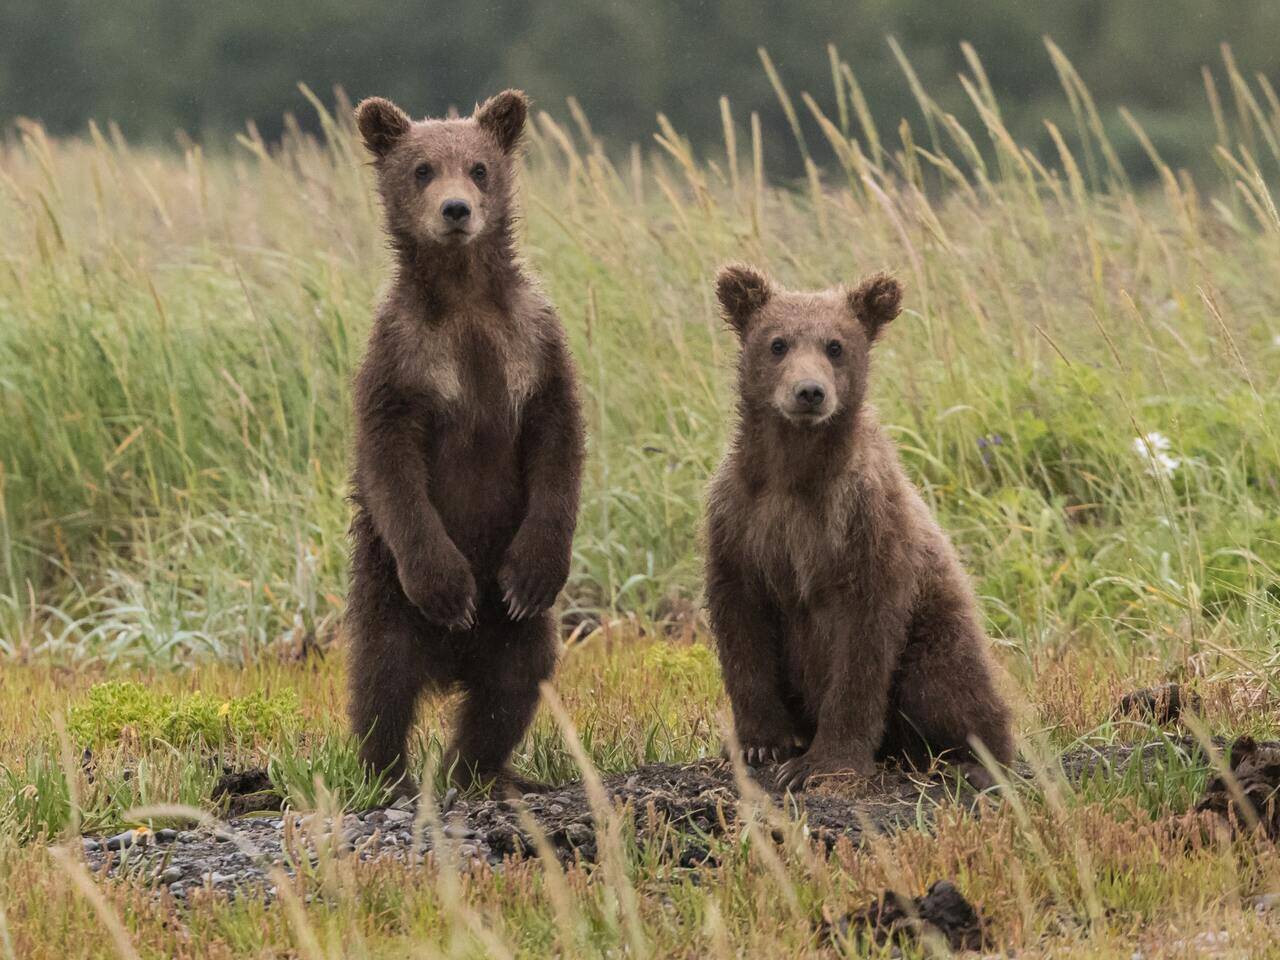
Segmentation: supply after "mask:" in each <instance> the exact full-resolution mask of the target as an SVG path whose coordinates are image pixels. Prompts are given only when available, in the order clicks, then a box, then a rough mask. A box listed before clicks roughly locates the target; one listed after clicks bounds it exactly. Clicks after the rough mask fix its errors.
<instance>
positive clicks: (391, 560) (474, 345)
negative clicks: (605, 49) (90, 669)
mask: <svg viewBox="0 0 1280 960" xmlns="http://www.w3.org/2000/svg"><path fill="white" fill-rule="evenodd" d="M526 112H527V104H526V100H525V96H524V94H523V93H520V92H519V91H515V90H508V91H506V92H505V93H502V94H499V95H498V96H496V97H494V98H492V99H490V100H489V101H487V102H486V103H485V104H484V105H483V106H481V107H480V108H479V109H477V110H476V112H475V114H474V115H473V116H471V117H468V118H466V119H460V120H425V121H419V122H416V123H415V122H412V121H410V119H409V118H408V117H407V116H406V115H405V114H404V112H403V111H401V110H400V108H399V107H397V106H395V104H393V103H390V102H389V101H387V100H382V99H379V98H373V99H369V100H365V101H364V102H362V103H361V104H360V106H359V108H358V109H357V112H356V122H357V125H358V127H359V129H360V133H361V136H362V137H363V139H364V143H365V146H366V147H367V148H368V149H369V152H370V153H371V154H372V155H373V165H374V169H375V171H376V173H377V181H378V190H379V192H380V193H381V195H382V203H383V207H384V210H385V214H386V224H387V232H388V234H389V235H390V240H391V247H392V249H393V250H394V252H395V257H396V267H395V275H394V278H393V280H392V282H391V285H390V289H389V290H388V292H387V295H386V297H385V299H384V300H383V302H382V305H381V306H380V307H379V309H378V313H377V316H376V318H375V320H374V324H373V330H372V332H371V334H370V337H369V346H368V350H367V352H366V354H365V358H364V362H363V364H362V366H361V368H360V371H359V373H358V375H357V377H356V383H355V421H356V466H355V478H354V488H355V489H354V494H353V499H354V501H355V504H356V514H355V519H354V520H353V522H352V527H351V534H352V540H353V550H352V561H351V592H350V599H349V604H348V609H347V618H346V625H347V631H348V635H349V639H350V644H351V702H350V710H351V720H352V726H353V727H354V729H355V733H356V736H357V737H359V738H360V740H361V757H362V759H363V760H364V761H365V763H366V764H367V765H369V766H370V767H372V768H374V769H376V770H378V771H382V772H385V773H387V774H388V775H389V776H390V777H391V779H392V780H393V781H398V783H399V790H400V791H401V792H403V793H412V792H414V790H415V787H414V785H413V783H412V782H411V781H410V780H409V779H408V778H407V777H406V776H405V762H404V751H405V739H406V736H407V735H408V731H409V727H410V725H411V723H412V721H413V717H414V713H415V709H416V707H417V703H418V698H419V696H420V695H421V693H422V692H423V691H424V690H427V689H431V690H448V689H454V688H461V690H462V691H463V693H464V697H463V700H462V704H461V707H460V708H459V712H458V718H457V723H456V730H455V731H454V739H453V743H452V745H451V746H450V747H449V749H448V751H447V753H446V755H445V758H444V762H445V764H446V766H447V767H449V768H450V769H452V771H453V774H454V776H455V777H457V778H458V779H460V780H461V781H463V782H470V780H471V779H472V778H476V779H479V780H485V781H489V780H496V781H498V782H499V786H500V788H501V789H504V790H507V791H509V790H512V789H516V790H526V789H532V788H533V787H534V786H535V785H534V784H529V783H526V782H524V781H521V780H520V779H519V778H518V777H516V776H515V775H514V774H513V773H512V772H511V770H510V769H509V768H508V765H507V764H508V760H509V758H510V756H511V751H512V750H513V749H514V748H515V746H516V744H517V743H519V741H520V738H521V737H522V736H524V733H525V730H526V729H527V728H528V726H529V721H530V720H531V719H532V717H533V713H534V709H535V707H536V706H537V702H538V696H539V683H540V682H541V681H543V680H545V679H547V678H548V677H549V676H550V675H551V673H552V670H553V669H554V666H555V662H556V654H557V650H558V647H559V640H558V637H557V634H556V630H555V625H554V623H553V621H552V617H551V614H550V613H549V612H548V611H549V608H550V606H551V604H552V602H553V601H554V600H555V597H556V594H557V592H559V590H560V588H561V587H562V586H564V583H565V579H566V577H567V576H568V573H569V559H570V550H571V544H572V540H573V531H574V526H575V523H576V521H577V509H578V481H579V477H580V474H581V468H582V455H583V431H582V421H581V415H580V412H579V409H578V400H577V396H576V391H575V386H574V372H573V364H572V361H571V360H570V357H569V351H568V348H567V346H566V344H565V339H564V332H563V330H562V328H561V326H560V321H559V319H558V318H557V316H556V313H555V310H554V309H553V308H552V307H551V305H550V304H549V303H548V302H547V301H546V299H545V298H544V297H543V296H542V294H541V293H540V292H539V290H538V289H537V287H536V286H535V284H534V283H533V281H532V280H531V279H530V278H529V276H528V275H527V274H526V273H525V271H524V270H523V269H522V267H521V264H520V262H519V260H518V259H517V256H516V252H515V238H514V236H513V228H512V222H513V217H514V210H513V205H514V196H513V195H514V192H515V184H516V169H515V168H516V156H517V153H518V150H519V143H520V137H521V133H522V131H523V128H524V122H525V115H526Z"/></svg>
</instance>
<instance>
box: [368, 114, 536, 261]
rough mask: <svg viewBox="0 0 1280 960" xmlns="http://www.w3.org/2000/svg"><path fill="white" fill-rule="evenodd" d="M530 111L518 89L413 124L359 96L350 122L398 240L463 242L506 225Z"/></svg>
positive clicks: (444, 243) (455, 244) (404, 116)
mask: <svg viewBox="0 0 1280 960" xmlns="http://www.w3.org/2000/svg"><path fill="white" fill-rule="evenodd" d="M528 111H529V101H528V98H527V97H525V95H524V93H522V92H521V91H519V90H506V91H504V92H502V93H500V94H498V95H497V96H495V97H490V98H489V99H488V100H486V101H485V102H484V103H483V104H481V105H480V106H479V107H477V108H476V110H475V112H474V113H473V114H472V115H471V116H470V117H467V118H465V119H457V120H419V121H416V122H415V121H412V120H410V119H409V117H408V115H407V114H406V113H405V112H404V111H403V110H401V109H400V108H399V107H397V106H396V105H395V104H394V103H392V102H391V101H390V100H384V99H383V98H381V97H370V98H369V99H367V100H362V101H361V102H360V105H359V106H358V107H357V108H356V126H357V127H358V128H359V130H360V136H361V138H362V139H363V140H364V145H365V147H366V148H367V149H368V150H369V152H370V153H371V154H373V165H374V168H375V170H376V171H377V176H378V190H379V192H380V193H381V194H382V202H383V206H384V207H385V208H386V216H387V229H388V230H389V231H390V232H391V235H392V237H393V238H394V239H395V240H396V242H397V243H398V244H414V245H427V246H452V247H463V246H466V245H467V244H470V243H472V242H474V241H475V240H477V239H479V238H482V237H486V236H492V235H494V234H495V233H498V232H500V231H504V230H505V229H506V228H507V225H508V224H509V222H510V216H511V204H512V194H513V192H514V186H515V166H516V163H515V161H516V155H517V153H518V151H519V148H520V137H521V134H522V132H523V131H524V122H525V117H526V115H527V114H528Z"/></svg>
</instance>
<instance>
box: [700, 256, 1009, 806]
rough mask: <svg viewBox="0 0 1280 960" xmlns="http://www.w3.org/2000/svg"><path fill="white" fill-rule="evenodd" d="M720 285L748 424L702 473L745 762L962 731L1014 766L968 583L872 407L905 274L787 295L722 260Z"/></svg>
mask: <svg viewBox="0 0 1280 960" xmlns="http://www.w3.org/2000/svg"><path fill="white" fill-rule="evenodd" d="M717 293H718V296H719V299H720V302H721V304H722V305H723V307H724V311H725V316H726V318H727V319H728V320H729V322H730V323H731V324H732V325H733V327H734V328H735V329H736V330H737V332H738V335H739V337H740V339H741V346H742V350H741V356H740V359H739V403H738V409H739V419H740V422H739V424H738V429H737V434H736V436H735V437H734V439H733V442H732V445H731V447H730V449H729V452H728V455H727V456H726V457H725V459H724V461H723V462H722V463H721V465H720V469H719V470H718V471H717V473H716V476H715V478H714V479H713V480H712V482H711V487H710V492H709V498H708V508H707V510H708V543H707V546H708V559H707V586H706V591H707V602H708V606H709V613H710V615H711V622H712V626H713V628H714V631H715V635H716V642H717V645H718V648H719V653H720V662H721V665H722V667H723V673H724V679H725V684H726V686H727V688H728V692H729V698H730V701H731V703H732V706H733V716H734V722H735V726H736V728H737V735H738V739H739V742H740V744H741V746H742V747H743V749H744V750H745V751H746V756H747V759H748V761H749V762H752V763H757V762H763V761H766V760H779V759H785V758H787V757H792V759H790V760H788V761H787V763H786V764H784V765H783V767H782V768H781V770H780V771H779V778H780V780H781V782H782V783H783V784H784V785H785V786H793V787H800V786H802V785H803V784H804V783H805V781H806V780H808V779H809V778H810V777H812V776H814V775H818V774H825V773H835V772H843V771H853V772H856V773H858V774H867V773H869V772H870V771H871V769H872V763H873V760H874V759H875V758H877V757H881V758H883V757H884V756H887V755H890V754H894V755H905V756H907V757H908V758H910V759H911V760H913V761H915V762H918V763H925V762H928V760H929V753H930V751H933V752H943V751H951V750H955V751H962V750H966V748H967V746H968V739H969V738H970V737H976V738H978V739H980V740H981V741H982V742H983V743H985V744H986V746H987V748H988V749H989V750H990V751H991V752H992V753H993V754H994V755H995V756H996V758H997V759H999V760H1001V761H1002V762H1007V761H1009V760H1010V759H1012V757H1013V752H1014V747H1013V740H1012V735H1011V732H1010V714H1009V710H1008V709H1007V707H1006V706H1005V704H1004V703H1003V702H1002V701H1001V699H1000V696H999V695H998V693H997V692H996V689H995V686H994V684H993V682H992V675H991V673H992V671H991V665H990V664H989V662H988V653H987V641H986V638H985V636H984V635H983V630H982V627H981V622H980V619H979V616H978V612H977V608H976V604H975V601H974V596H973V591H972V589H971V587H970V584H969V581H968V578H967V577H966V576H965V573H964V571H963V570H962V569H961V566H960V562H959V559H958V558H957V556H956V554H955V551H954V550H953V548H952V546H951V544H950V542H949V541H948V539H947V537H946V534H944V533H943V532H942V530H941V528H940V527H939V526H938V524H937V523H936V522H935V521H934V519H933V517H932V516H931V515H930V514H929V510H928V508H927V507H926V506H925V504H924V501H923V500H922V499H921V498H920V495H919V493H917V491H916V490H915V488H914V487H913V486H912V485H911V484H910V482H909V481H908V480H907V478H906V476H905V474H904V473H903V470H902V467H901V464H900V463H899V461H898V455H897V451H896V450H895V449H894V447H893V445H892V443H890V441H889V440H888V439H887V438H886V437H885V435H884V434H883V432H882V431H881V430H880V427H879V425H878V424H877V422H876V416H875V411H874V410H873V409H872V408H871V407H870V406H868V405H867V404H864V403H863V396H864V394H865V392H866V383H867V372H868V361H869V357H870V349H871V344H872V343H873V341H874V340H875V339H876V337H877V336H878V335H879V333H880V332H881V330H882V329H883V327H884V325H885V324H887V323H888V322H889V321H890V320H892V319H893V318H894V317H896V316H897V315H898V311H899V305H900V302H901V298H902V290H901V287H900V286H899V284H898V282H897V281H896V280H894V279H893V278H892V277H889V276H885V275H879V276H875V277H871V278H869V279H867V280H865V281H864V282H863V283H862V284H861V285H860V286H859V287H858V288H857V289H856V290H853V291H851V292H850V291H848V290H845V289H837V290H828V291H825V292H822V293H791V292H788V291H784V290H782V289H780V288H778V287H776V286H775V285H773V284H772V283H771V282H770V281H769V280H767V279H766V278H765V277H764V276H762V275H761V274H759V273H757V272H756V271H755V270H753V269H751V268H749V267H743V266H729V267H725V268H724V269H723V270H722V271H721V272H720V275H719V278H718V282H717ZM795 754H799V755H798V756H793V755H795Z"/></svg>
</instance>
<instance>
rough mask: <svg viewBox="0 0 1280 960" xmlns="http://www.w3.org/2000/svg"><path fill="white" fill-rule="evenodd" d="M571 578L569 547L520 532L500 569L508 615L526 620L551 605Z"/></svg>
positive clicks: (500, 584) (500, 583) (503, 597)
mask: <svg viewBox="0 0 1280 960" xmlns="http://www.w3.org/2000/svg"><path fill="white" fill-rule="evenodd" d="M568 579H569V562H568V551H567V550H563V549H558V548H555V547H552V546H549V545H544V544H540V543H537V542H536V541H534V540H532V539H530V538H526V537H522V536H520V535H519V534H517V535H516V539H515V540H514V541H513V542H512V544H511V546H510V547H509V548H508V550H507V557H506V560H505V561H504V562H503V564H502V569H500V570H499V571H498V585H499V586H501V587H502V601H503V603H505V604H506V605H507V615H508V616H509V617H511V619H512V620H525V619H527V618H529V617H532V616H536V615H537V614H539V613H542V612H543V611H544V610H548V609H550V607H551V605H552V604H553V603H555V602H556V595H557V594H558V593H559V592H560V588H561V587H563V586H564V584H565V581H566V580H568Z"/></svg>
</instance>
